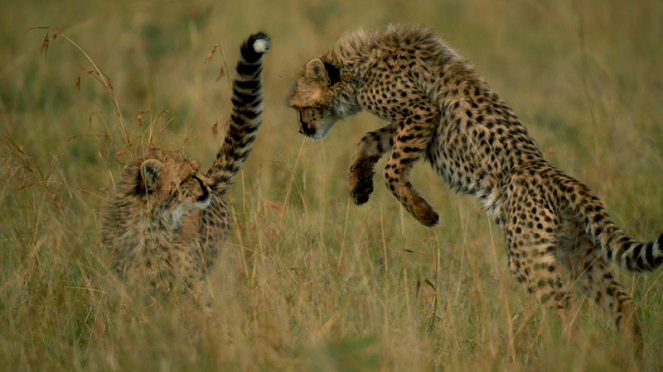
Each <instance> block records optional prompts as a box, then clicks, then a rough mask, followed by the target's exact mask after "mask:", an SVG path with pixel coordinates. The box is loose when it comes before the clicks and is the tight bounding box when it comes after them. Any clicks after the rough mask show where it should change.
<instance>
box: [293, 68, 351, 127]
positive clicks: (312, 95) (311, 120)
mask: <svg viewBox="0 0 663 372" xmlns="http://www.w3.org/2000/svg"><path fill="white" fill-rule="evenodd" d="M339 80H340V79H339V71H338V69H337V68H336V67H334V66H332V65H330V64H328V63H323V62H322V61H321V60H320V59H317V58H316V59H313V60H311V61H309V62H308V63H307V64H306V66H304V67H303V68H302V69H301V70H300V71H299V78H298V79H297V81H296V82H295V86H294V87H293V89H292V93H291V94H290V100H289V102H288V103H289V105H290V106H291V107H293V108H294V109H296V110H297V113H298V115H299V133H302V134H303V135H305V136H307V137H311V138H313V139H315V140H321V139H322V138H324V137H325V136H326V135H327V133H329V130H330V129H331V128H332V127H333V126H334V124H336V122H337V121H338V120H340V119H342V116H341V115H340V114H339V113H338V112H336V110H335V106H336V104H335V102H334V99H335V94H334V89H333V87H334V85H335V84H336V83H338V82H339Z"/></svg>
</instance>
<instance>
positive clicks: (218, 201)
mask: <svg viewBox="0 0 663 372" xmlns="http://www.w3.org/2000/svg"><path fill="white" fill-rule="evenodd" d="M269 47H270V39H269V36H267V35H266V34H264V33H257V34H254V35H252V36H250V37H249V38H248V39H247V40H245V41H244V43H243V44H242V46H241V57H240V59H239V61H238V62H237V76H236V77H235V79H234V81H233V96H232V103H233V110H232V115H231V121H230V128H229V129H228V133H227V134H226V137H225V140H224V142H223V146H222V147H221V148H220V150H219V152H218V154H217V155H216V160H215V161H214V164H213V165H212V167H211V168H210V169H209V170H208V171H207V173H206V174H205V175H203V174H202V173H201V172H200V170H199V166H198V163H197V162H195V161H194V160H190V159H187V158H186V157H184V156H182V155H181V154H178V153H174V152H166V151H162V150H160V149H158V148H150V149H149V150H148V151H147V153H146V154H145V156H144V157H143V158H140V159H136V160H134V161H132V162H131V163H129V164H127V165H126V166H125V167H124V170H123V171H122V175H121V178H120V180H119V182H118V184H117V187H116V189H115V192H114V193H113V196H112V197H111V199H110V202H109V203H108V206H107V208H106V210H105V213H104V216H103V221H102V229H101V242H102V244H103V246H105V247H106V248H107V249H108V250H109V251H110V255H111V259H112V266H113V267H114V269H115V270H116V271H117V273H118V275H119V276H120V278H122V279H124V280H125V281H126V282H128V283H129V284H130V285H131V286H133V287H135V288H139V289H148V290H149V289H156V290H159V291H165V292H167V291H170V289H171V288H173V287H178V288H187V289H190V290H191V291H192V293H193V294H194V295H196V296H197V295H199V294H201V293H202V292H200V290H201V287H202V286H201V281H202V280H203V278H204V274H205V271H206V270H207V269H208V268H209V267H210V265H212V263H213V262H214V259H215V258H216V257H217V255H218V253H219V250H220V248H221V245H222V244H223V242H224V241H225V240H226V237H227V235H228V227H229V225H230V215H229V213H228V209H227V208H226V204H225V202H224V201H223V196H224V194H225V193H226V191H227V190H228V188H229V186H230V184H231V183H232V180H233V177H234V176H235V175H236V174H237V172H238V171H239V169H240V167H241V165H242V163H244V161H245V160H246V159H247V157H248V156H249V153H250V151H251V147H252V145H253V141H254V140H255V138H256V135H257V133H258V129H259V128H260V124H261V115H262V110H263V102H262V83H261V77H260V76H261V72H262V55H263V54H264V53H265V52H267V50H268V49H269Z"/></svg>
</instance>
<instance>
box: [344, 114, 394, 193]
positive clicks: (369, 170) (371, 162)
mask: <svg viewBox="0 0 663 372" xmlns="http://www.w3.org/2000/svg"><path fill="white" fill-rule="evenodd" d="M397 129H398V128H397V127H396V124H389V125H387V126H385V127H382V128H380V129H378V130H376V131H373V132H368V133H366V135H365V136H364V137H363V138H362V139H361V141H359V143H358V144H357V148H356V149H355V155H354V157H353V158H352V162H351V163H350V169H349V175H348V186H349V189H350V197H351V198H352V200H353V201H354V202H355V204H364V203H366V202H367V201H368V197H369V196H370V195H371V193H372V192H373V175H374V174H375V163H377V162H378V160H380V158H382V157H383V156H384V154H386V153H388V152H390V151H391V149H392V147H393V145H394V135H395V134H396V131H397Z"/></svg>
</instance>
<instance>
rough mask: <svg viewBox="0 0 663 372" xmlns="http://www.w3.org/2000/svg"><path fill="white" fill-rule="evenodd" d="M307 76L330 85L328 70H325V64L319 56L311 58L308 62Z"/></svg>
mask: <svg viewBox="0 0 663 372" xmlns="http://www.w3.org/2000/svg"><path fill="white" fill-rule="evenodd" d="M306 77H307V78H310V79H314V80H318V81H319V82H320V83H322V84H325V85H329V76H328V75H327V70H325V65H324V64H323V63H322V61H321V60H319V59H317V58H316V59H312V60H310V61H309V62H308V63H307V64H306Z"/></svg>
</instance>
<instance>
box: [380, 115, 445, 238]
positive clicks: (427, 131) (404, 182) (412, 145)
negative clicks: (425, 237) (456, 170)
mask: <svg viewBox="0 0 663 372" xmlns="http://www.w3.org/2000/svg"><path fill="white" fill-rule="evenodd" d="M417 108H419V110H417ZM412 111H413V112H412V114H411V115H409V116H408V117H406V118H405V120H404V121H403V122H401V123H400V124H399V128H398V131H397V135H396V140H395V141H394V147H393V149H392V151H391V157H390V158H389V162H388V163H387V166H386V167H385V169H384V177H385V181H386V183H387V187H388V188H389V190H391V192H392V193H393V194H394V196H396V198H398V200H399V201H400V202H401V204H403V206H404V207H405V208H406V209H407V211H408V212H410V213H411V214H412V215H413V216H414V217H415V218H416V219H417V220H418V221H419V222H421V224H422V225H424V226H433V225H435V224H437V221H438V220H439V216H438V214H437V212H435V211H434V210H433V207H431V206H430V205H429V204H428V202H426V200H424V198H422V197H421V196H419V193H417V191H416V190H415V189H414V188H413V187H412V183H410V180H409V173H410V170H411V169H412V164H413V163H414V162H416V161H417V160H419V159H420V158H421V156H422V155H423V154H424V153H425V151H426V149H427V148H428V144H429V142H430V141H431V138H432V136H433V130H434V128H435V125H436V124H438V123H439V120H440V117H439V111H438V110H437V109H435V108H431V107H428V106H415V108H414V109H413V110H412Z"/></svg>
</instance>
